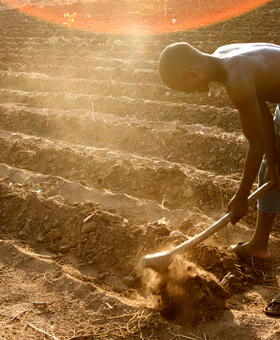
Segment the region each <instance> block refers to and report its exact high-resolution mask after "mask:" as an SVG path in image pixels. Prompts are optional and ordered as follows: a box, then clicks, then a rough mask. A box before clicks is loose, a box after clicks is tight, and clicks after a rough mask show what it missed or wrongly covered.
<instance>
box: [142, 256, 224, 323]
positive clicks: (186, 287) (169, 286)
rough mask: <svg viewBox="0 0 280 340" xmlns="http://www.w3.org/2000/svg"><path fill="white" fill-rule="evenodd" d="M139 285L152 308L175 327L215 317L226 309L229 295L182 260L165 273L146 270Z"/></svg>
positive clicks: (206, 275)
mask: <svg viewBox="0 0 280 340" xmlns="http://www.w3.org/2000/svg"><path fill="white" fill-rule="evenodd" d="M142 282H143V285H144V286H145V287H146V294H147V295H148V296H149V298H150V300H151V304H152V305H153V308H155V309H158V310H160V313H161V315H162V317H163V318H165V319H166V320H168V321H169V322H172V323H175V324H177V325H181V326H183V325H186V324H188V325H192V326H195V325H197V324H199V323H201V322H206V321H208V320H210V319H215V318H217V317H218V316H219V315H220V314H221V313H222V312H223V311H224V309H226V308H227V303H226V300H227V298H228V297H229V294H228V292H227V291H226V289H225V288H224V287H223V286H221V285H220V284H219V282H218V280H217V278H216V277H215V276H214V275H212V274H211V273H209V272H207V271H205V270H203V269H202V268H200V267H198V266H197V265H196V264H194V263H192V262H189V261H188V260H186V259H183V258H182V257H177V258H176V259H175V260H174V261H173V263H172V264H171V265H170V266H169V268H168V269H167V270H166V271H165V272H161V273H158V272H155V271H153V270H152V269H145V270H144V273H143V277H142Z"/></svg>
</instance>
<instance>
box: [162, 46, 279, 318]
mask: <svg viewBox="0 0 280 340" xmlns="http://www.w3.org/2000/svg"><path fill="white" fill-rule="evenodd" d="M159 73H160V76H161V78H162V81H163V82H164V83H165V85H167V86H168V87H170V88H171V89H174V90H178V91H183V92H186V93H194V92H208V91H209V84H210V83H211V82H218V83H220V84H222V85H223V86H225V88H226V90H227V93H228V96H229V98H230V99H231V101H232V102H233V104H234V105H235V107H236V108H237V110H238V111H239V119H240V124H241V128H242V131H243V134H244V135H245V137H246V138H247V140H248V142H249V143H248V144H249V146H248V150H247V154H246V158H245V164H244V169H243V175H242V179H241V182H240V185H239V188H238V190H237V193H236V194H235V196H234V197H233V199H232V200H231V201H230V202H229V204H228V210H229V211H230V212H231V222H232V223H233V224H235V223H236V222H238V221H239V220H240V219H241V218H242V217H243V216H244V215H245V214H246V213H247V210H248V203H247V198H248V196H249V194H250V190H251V188H252V185H253V183H254V181H255V179H256V177H257V174H258V172H259V184H260V185H261V184H263V183H264V182H266V181H267V180H269V179H270V180H272V181H273V182H274V184H275V188H274V190H271V191H269V192H267V193H266V194H265V195H264V196H263V197H262V198H261V199H260V200H259V202H258V217H257V222H256V229H255V232H254V235H253V237H252V238H251V240H250V241H249V242H247V243H238V244H237V245H236V246H234V247H232V251H234V252H235V253H236V254H237V255H238V256H240V257H243V258H245V257H247V258H253V259H254V260H256V261H265V260H268V259H269V258H270V256H271V254H270V251H269V248H268V240H269V234H270V231H271V227H272V224H273V221H274V219H275V216H276V213H278V212H280V182H279V177H278V163H279V164H280V135H279V133H280V104H279V103H280V46H278V45H273V44H267V43H252V44H232V45H227V46H222V47H220V48H218V49H217V50H216V51H215V52H214V53H213V54H206V53H203V52H201V51H199V50H197V49H195V48H194V47H192V46H191V45H189V44H187V43H184V42H180V43H174V44H171V45H169V46H167V47H166V48H165V49H164V51H163V52H162V54H161V57H160V61H159ZM267 102H270V103H278V105H277V108H276V111H275V116H274V120H273V117H272V114H271V112H270V110H269V107H268V105H267ZM265 312H266V313H267V314H273V315H280V294H279V295H278V296H277V297H276V298H275V299H274V300H273V301H272V302H271V303H270V304H269V306H268V307H267V308H266V309H265Z"/></svg>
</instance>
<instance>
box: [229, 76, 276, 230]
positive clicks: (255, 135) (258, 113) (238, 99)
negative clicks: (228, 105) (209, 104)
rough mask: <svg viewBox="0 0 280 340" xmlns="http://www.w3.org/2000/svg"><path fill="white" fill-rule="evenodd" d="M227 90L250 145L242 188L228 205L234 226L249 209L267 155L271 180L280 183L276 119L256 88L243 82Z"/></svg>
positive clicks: (241, 183)
mask: <svg viewBox="0 0 280 340" xmlns="http://www.w3.org/2000/svg"><path fill="white" fill-rule="evenodd" d="M236 85H237V84H235V86H233V87H231V88H230V89H228V94H229V97H230V98H231V100H232V101H233V103H234V104H235V106H236V108H237V109H238V111H239V118H240V123H241V128H242V131H243V133H244V135H245V137H246V138H247V140H248V142H249V147H248V150H247V154H246V158H245V164H244V169H243V176H242V179H241V182H240V186H239V189H238V191H237V193H236V195H235V196H234V198H233V199H232V200H231V202H230V203H229V207H228V208H229V210H230V211H231V212H232V219H231V221H232V223H233V224H235V223H236V222H237V221H238V220H239V219H240V218H242V217H243V216H244V215H245V214H246V213H247V210H248V203H247V198H248V196H249V194H250V191H251V188H252V185H253V183H254V181H255V179H256V176H257V174H258V171H259V167H260V164H261V160H262V157H263V155H264V154H266V157H267V164H268V170H269V172H270V175H271V178H272V179H273V180H274V181H275V182H278V177H277V176H278V175H277V170H276V169H277V162H276V156H275V142H274V138H275V137H274V127H273V119H272V116H271V114H270V111H269V109H268V107H267V105H266V103H265V102H260V101H259V100H258V98H257V95H256V93H255V89H254V87H253V86H250V83H249V82H246V81H242V83H239V84H238V86H236Z"/></svg>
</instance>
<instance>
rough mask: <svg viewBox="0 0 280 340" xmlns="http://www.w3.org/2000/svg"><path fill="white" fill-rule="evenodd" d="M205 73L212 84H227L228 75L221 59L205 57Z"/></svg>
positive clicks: (210, 56) (208, 55)
mask: <svg viewBox="0 0 280 340" xmlns="http://www.w3.org/2000/svg"><path fill="white" fill-rule="evenodd" d="M204 58H205V59H204V62H205V72H206V74H207V78H208V79H209V83H210V82H218V83H221V84H225V83H226V79H227V73H226V70H225V68H224V65H223V62H222V60H221V59H220V58H218V57H214V56H212V55H210V54H207V55H205V57H204Z"/></svg>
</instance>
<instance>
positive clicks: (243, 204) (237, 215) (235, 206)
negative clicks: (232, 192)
mask: <svg viewBox="0 0 280 340" xmlns="http://www.w3.org/2000/svg"><path fill="white" fill-rule="evenodd" d="M228 212H230V213H231V220H230V221H231V223H232V224H236V223H237V222H238V221H239V220H240V219H241V218H242V217H243V216H245V215H246V214H247V212H248V199H247V198H246V197H245V198H238V197H237V196H234V197H233V199H231V201H230V202H229V204H228Z"/></svg>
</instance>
